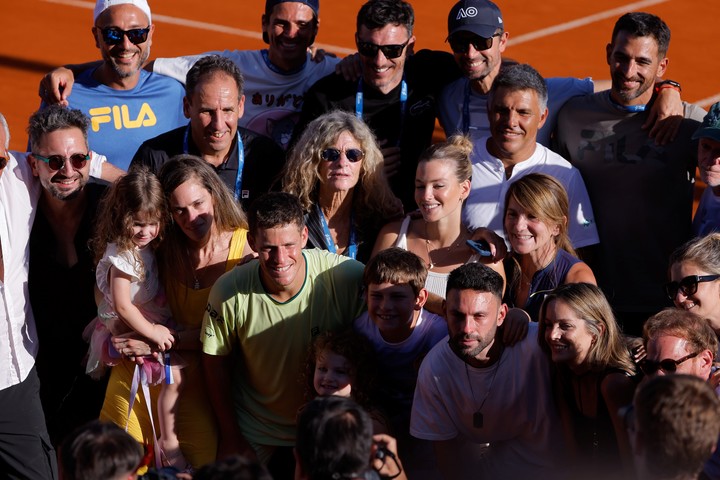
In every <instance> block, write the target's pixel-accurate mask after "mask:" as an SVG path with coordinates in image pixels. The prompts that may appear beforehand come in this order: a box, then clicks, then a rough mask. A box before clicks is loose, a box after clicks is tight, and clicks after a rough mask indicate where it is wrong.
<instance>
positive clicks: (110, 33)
mask: <svg viewBox="0 0 720 480" xmlns="http://www.w3.org/2000/svg"><path fill="white" fill-rule="evenodd" d="M149 32H150V27H147V28H133V29H132V30H120V29H119V28H117V27H108V28H101V29H100V33H102V37H103V41H104V42H105V43H107V44H108V45H117V44H119V43H122V41H123V37H125V36H127V38H128V40H130V43H132V44H133V45H137V44H139V43H145V41H146V40H147V37H148V33H149Z"/></svg>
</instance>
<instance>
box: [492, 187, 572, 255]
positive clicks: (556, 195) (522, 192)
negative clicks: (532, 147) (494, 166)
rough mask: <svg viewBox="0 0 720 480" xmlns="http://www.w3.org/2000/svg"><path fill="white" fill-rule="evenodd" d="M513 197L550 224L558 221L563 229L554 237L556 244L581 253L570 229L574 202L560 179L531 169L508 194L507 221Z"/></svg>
mask: <svg viewBox="0 0 720 480" xmlns="http://www.w3.org/2000/svg"><path fill="white" fill-rule="evenodd" d="M510 199H513V200H515V201H516V202H517V203H518V205H520V206H521V207H523V208H524V209H525V210H527V211H528V212H530V213H531V214H533V215H535V217H537V218H538V219H539V220H540V221H541V222H543V223H545V224H547V225H549V226H550V225H558V227H559V228H558V229H559V233H558V234H557V235H556V236H555V237H554V241H555V246H557V247H558V248H562V249H563V250H565V251H567V252H568V253H569V254H571V255H573V256H577V255H576V254H575V249H574V248H573V246H572V242H571V241H570V237H568V233H567V232H568V217H569V213H568V212H569V209H570V202H569V201H568V195H567V192H566V191H565V187H563V186H562V184H560V182H558V181H557V180H556V179H555V178H554V177H551V176H550V175H545V174H544V173H530V174H528V175H525V176H524V177H522V178H520V179H519V180H517V181H515V182H513V183H512V184H511V185H510V187H509V188H508V191H507V193H506V194H505V211H504V212H503V224H504V223H505V216H506V215H507V210H508V205H509V203H510Z"/></svg>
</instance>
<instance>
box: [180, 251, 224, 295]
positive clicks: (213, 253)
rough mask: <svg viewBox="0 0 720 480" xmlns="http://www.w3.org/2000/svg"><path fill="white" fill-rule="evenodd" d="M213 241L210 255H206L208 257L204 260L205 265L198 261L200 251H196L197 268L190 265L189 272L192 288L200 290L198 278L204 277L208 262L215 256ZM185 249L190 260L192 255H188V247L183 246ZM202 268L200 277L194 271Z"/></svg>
mask: <svg viewBox="0 0 720 480" xmlns="http://www.w3.org/2000/svg"><path fill="white" fill-rule="evenodd" d="M215 246H216V245H215V241H213V243H212V245H211V249H210V255H208V259H207V261H206V262H205V266H204V267H203V266H202V264H201V262H200V252H199V251H198V268H197V269H195V268H193V266H192V265H190V274H191V275H192V277H193V290H200V279H201V278H204V277H205V274H206V273H207V267H208V266H209V265H210V262H212V259H213V257H214V256H215ZM185 249H186V250H187V253H188V257H189V258H190V259H191V261H192V256H191V255H190V249H188V248H187V246H185ZM200 270H203V273H202V274H201V275H200V278H198V277H197V275H195V272H197V271H200Z"/></svg>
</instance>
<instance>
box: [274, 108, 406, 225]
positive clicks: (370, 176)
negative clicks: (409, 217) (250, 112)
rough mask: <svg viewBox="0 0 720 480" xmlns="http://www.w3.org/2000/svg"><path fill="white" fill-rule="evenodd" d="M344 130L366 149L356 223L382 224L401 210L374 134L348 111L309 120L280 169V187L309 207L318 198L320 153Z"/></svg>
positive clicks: (357, 194) (355, 195) (355, 194)
mask: <svg viewBox="0 0 720 480" xmlns="http://www.w3.org/2000/svg"><path fill="white" fill-rule="evenodd" d="M343 132H348V133H349V134H350V135H352V136H353V137H354V138H355V140H357V141H358V143H359V144H360V149H361V150H362V151H363V152H364V153H365V157H364V158H363V159H362V161H361V165H360V179H359V180H358V183H357V185H356V186H355V189H354V192H353V213H354V215H355V216H356V217H357V219H358V221H357V224H358V226H363V225H364V224H367V223H370V224H372V225H377V226H378V227H379V226H382V225H384V224H385V223H387V221H388V220H389V219H391V218H394V217H396V216H398V215H399V214H401V213H402V212H401V211H400V210H399V209H398V205H399V202H398V201H397V199H396V198H395V195H394V194H393V193H392V191H391V190H390V186H389V185H388V182H387V179H386V178H385V173H384V170H383V167H384V165H385V160H384V158H383V155H382V152H381V151H380V148H379V147H378V145H377V142H376V141H375V136H374V135H373V133H372V132H371V131H370V128H369V127H368V126H367V125H366V124H365V122H363V121H362V120H360V119H358V118H356V117H355V116H354V115H352V114H350V113H347V112H343V111H339V110H336V111H333V112H329V113H326V114H324V115H322V116H320V117H318V118H316V119H315V120H313V121H312V122H310V123H309V124H308V126H307V127H306V128H305V130H304V131H303V133H302V135H301V136H300V138H299V139H298V141H297V143H296V144H295V146H294V147H293V149H292V150H291V151H290V153H289V156H288V160H287V163H286V164H285V168H284V170H283V173H282V178H283V190H284V191H286V192H288V193H292V194H293V195H296V196H297V197H298V198H299V199H300V204H301V205H302V207H303V210H305V211H306V212H307V211H309V210H310V208H311V207H312V206H313V205H314V204H316V203H317V202H318V193H319V189H320V180H321V179H320V173H319V165H320V163H321V162H324V161H325V160H323V159H322V158H320V154H321V152H322V151H323V150H324V149H326V148H328V147H332V145H333V144H334V143H335V141H336V140H337V139H338V137H339V136H340V134H341V133H343Z"/></svg>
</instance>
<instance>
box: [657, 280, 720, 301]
mask: <svg viewBox="0 0 720 480" xmlns="http://www.w3.org/2000/svg"><path fill="white" fill-rule="evenodd" d="M718 278H720V275H689V276H687V277H685V278H683V279H682V280H680V281H679V282H669V283H666V284H665V293H667V295H668V297H670V300H675V296H676V295H677V293H678V290H679V291H681V292H682V294H683V295H685V296H686V297H689V296H690V295H693V294H694V293H695V292H697V289H698V283H701V282H712V281H713V280H717V279H718Z"/></svg>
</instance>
